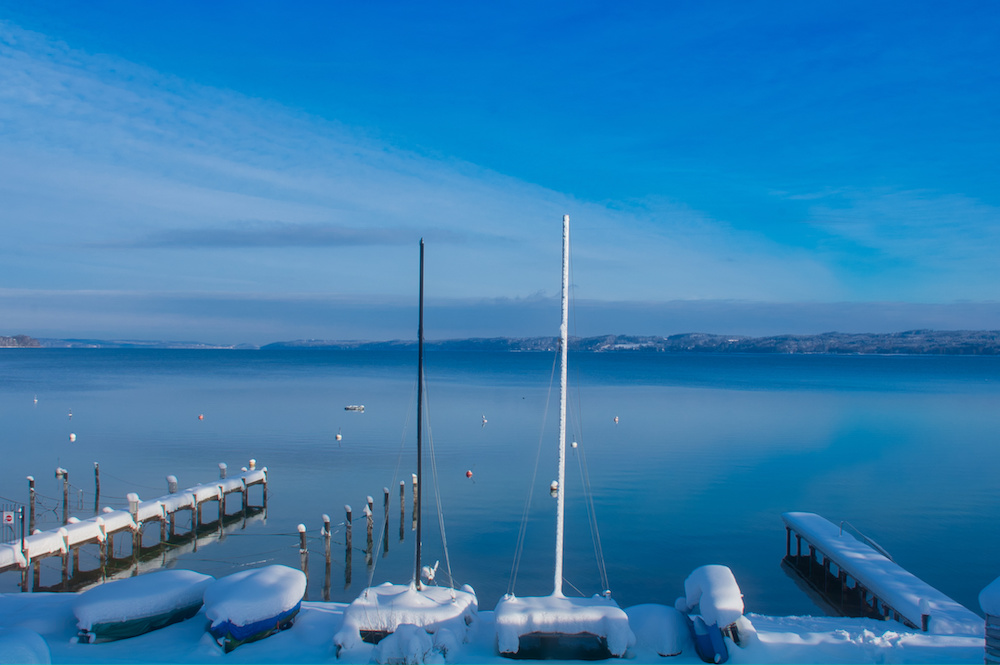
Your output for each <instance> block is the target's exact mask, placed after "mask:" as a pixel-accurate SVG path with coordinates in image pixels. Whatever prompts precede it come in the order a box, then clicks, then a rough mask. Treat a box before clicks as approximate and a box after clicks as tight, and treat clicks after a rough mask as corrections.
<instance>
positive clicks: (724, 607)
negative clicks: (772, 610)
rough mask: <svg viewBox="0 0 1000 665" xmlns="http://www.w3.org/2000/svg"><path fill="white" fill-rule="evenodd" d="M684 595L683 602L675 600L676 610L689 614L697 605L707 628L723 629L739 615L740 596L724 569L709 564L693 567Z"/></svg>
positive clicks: (740, 612) (740, 593)
mask: <svg viewBox="0 0 1000 665" xmlns="http://www.w3.org/2000/svg"><path fill="white" fill-rule="evenodd" d="M684 596H685V597H684V598H683V603H681V600H682V599H680V598H678V599H677V600H678V602H677V603H676V606H677V609H678V610H680V611H682V612H690V611H691V610H693V609H694V608H695V606H698V612H699V614H701V618H702V619H704V620H705V623H706V624H708V625H709V626H712V625H715V626H718V627H719V628H725V627H726V626H728V625H729V624H731V623H735V622H736V620H737V619H739V618H740V617H741V616H743V593H742V592H741V591H740V587H739V585H738V584H736V578H735V577H734V576H733V571H731V570H730V569H729V568H728V567H727V566H721V565H718V564H710V565H707V566H701V567H699V568H695V569H694V571H692V572H691V574H690V575H688V577H687V579H686V580H684ZM682 604H683V607H681V606H680V605H682Z"/></svg>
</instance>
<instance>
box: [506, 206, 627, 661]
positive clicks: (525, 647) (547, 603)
mask: <svg viewBox="0 0 1000 665" xmlns="http://www.w3.org/2000/svg"><path fill="white" fill-rule="evenodd" d="M562 256H563V260H562V323H561V325H560V327H559V333H560V355H561V379H560V386H559V387H560V390H559V468H558V472H559V477H558V480H557V481H556V482H554V483H553V484H552V486H551V488H552V492H553V493H554V494H555V496H556V561H555V585H554V589H553V591H552V595H550V596H543V597H525V598H518V597H516V596H514V594H513V592H511V593H508V594H507V595H505V596H504V597H503V598H501V599H500V602H498V603H497V606H496V611H495V619H496V636H497V649H498V651H499V652H500V654H501V655H504V656H517V657H519V658H524V657H532V658H567V659H574V660H576V659H588V660H589V659H595V658H603V657H607V656H609V655H610V656H624V655H625V652H626V651H627V650H628V648H629V647H631V646H632V645H633V644H635V635H634V634H633V633H632V630H631V628H630V627H629V623H628V615H626V614H625V612H624V611H623V610H622V609H621V608H620V607H618V604H617V603H616V602H615V601H614V600H612V599H611V592H610V591H607V590H605V592H604V593H603V594H600V595H595V596H593V597H591V598H567V597H566V596H564V595H563V592H562V582H563V522H564V518H563V515H564V510H565V493H566V484H565V476H566V364H567V362H566V361H567V346H568V344H569V215H565V216H563V255H562Z"/></svg>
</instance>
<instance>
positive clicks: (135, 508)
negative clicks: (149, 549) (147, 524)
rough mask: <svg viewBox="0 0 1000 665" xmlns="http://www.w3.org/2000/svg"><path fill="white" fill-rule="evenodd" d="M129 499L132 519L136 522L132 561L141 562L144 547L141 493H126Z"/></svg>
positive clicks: (133, 533)
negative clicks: (140, 504) (140, 557)
mask: <svg viewBox="0 0 1000 665" xmlns="http://www.w3.org/2000/svg"><path fill="white" fill-rule="evenodd" d="M125 498H126V499H128V510H129V512H130V513H132V521H133V522H135V531H133V532H132V562H133V563H138V562H139V549H140V548H141V547H142V525H141V524H140V523H139V495H138V494H136V493H135V492H129V493H128V494H127V495H125Z"/></svg>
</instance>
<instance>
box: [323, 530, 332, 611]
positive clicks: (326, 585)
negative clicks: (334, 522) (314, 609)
mask: <svg viewBox="0 0 1000 665" xmlns="http://www.w3.org/2000/svg"><path fill="white" fill-rule="evenodd" d="M331 535H332V534H331V533H330V516H329V515H326V514H324V515H323V553H324V554H325V555H326V567H325V570H324V575H323V602H324V603H328V602H330V537H331Z"/></svg>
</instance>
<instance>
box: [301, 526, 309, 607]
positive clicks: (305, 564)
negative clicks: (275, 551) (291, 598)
mask: <svg viewBox="0 0 1000 665" xmlns="http://www.w3.org/2000/svg"><path fill="white" fill-rule="evenodd" d="M299 556H300V557H301V559H302V573H303V574H304V575H305V576H306V593H305V594H304V595H303V596H302V599H303V600H308V596H309V549H308V547H307V546H306V525H305V524H300V525H299Z"/></svg>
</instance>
